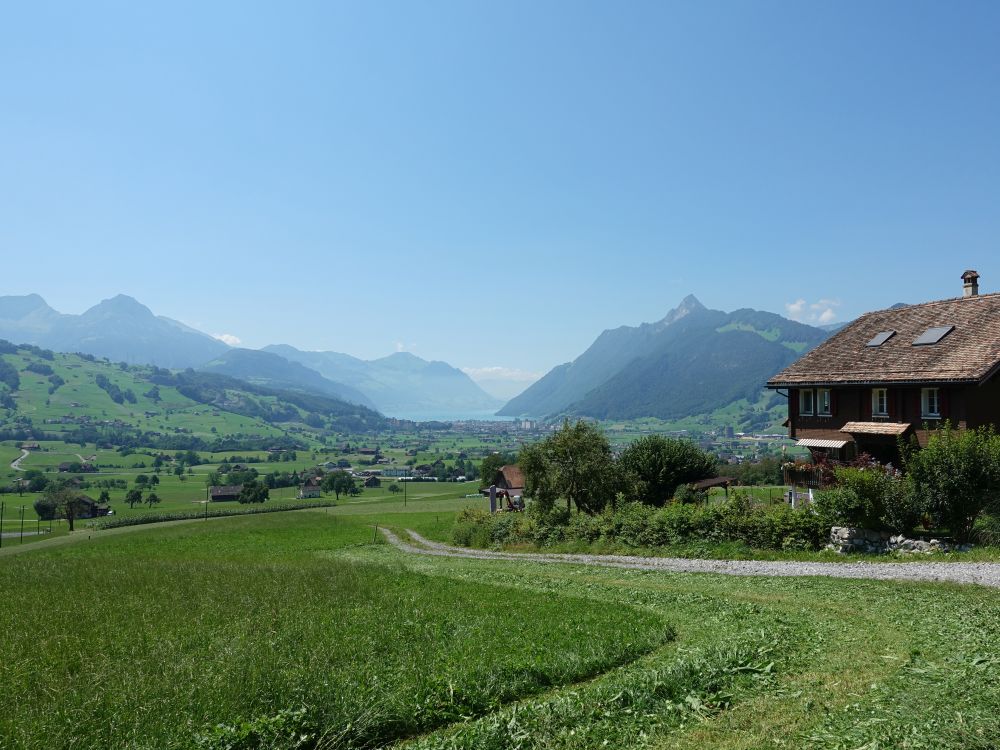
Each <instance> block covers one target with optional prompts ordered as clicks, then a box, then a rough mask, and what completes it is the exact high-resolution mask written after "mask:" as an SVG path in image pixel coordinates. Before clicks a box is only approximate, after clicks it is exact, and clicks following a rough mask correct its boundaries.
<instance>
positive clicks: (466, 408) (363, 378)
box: [263, 344, 503, 416]
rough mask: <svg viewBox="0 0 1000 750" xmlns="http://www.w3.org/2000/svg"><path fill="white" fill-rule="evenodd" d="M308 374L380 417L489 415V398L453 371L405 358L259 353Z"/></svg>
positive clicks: (281, 348)
mask: <svg viewBox="0 0 1000 750" xmlns="http://www.w3.org/2000/svg"><path fill="white" fill-rule="evenodd" d="M263 351H265V352H270V353H272V354H277V355H280V356H282V357H284V358H285V359H288V360H290V361H293V362H299V363H300V364H303V365H305V366H306V367H309V368H312V369H313V370H316V371H317V372H318V373H320V374H321V375H322V376H324V377H325V378H327V379H329V380H332V381H335V382H337V383H343V384H345V385H349V386H351V387H353V388H356V389H357V390H359V391H361V392H362V393H363V394H365V396H367V397H368V398H369V399H371V401H372V402H374V404H375V406H376V407H377V408H378V409H379V410H380V411H381V412H383V413H384V414H388V415H390V416H394V415H398V414H401V413H414V412H427V413H432V412H438V413H444V412H449V411H452V412H476V411H492V410H494V409H496V408H497V407H498V406H500V405H501V404H502V403H503V402H502V401H500V400H499V399H496V398H493V397H492V396H490V395H489V394H488V393H486V392H485V391H484V390H483V389H482V388H480V387H479V386H478V385H476V383H475V382H474V381H473V380H472V378H470V377H469V376H468V375H466V374H465V373H464V372H462V371H461V370H459V369H458V368H455V367H452V366H451V365H449V364H448V363H446V362H428V361H427V360H425V359H421V358H420V357H417V356H416V355H413V354H410V353H409V352H396V353H395V354H390V355H389V356H388V357H382V358H381V359H374V360H363V359H358V358H357V357H351V356H350V355H347V354H341V353H339V352H307V351H301V350H299V349H296V348H295V347H292V346H288V345H286V344H277V345H272V346H266V347H264V349H263Z"/></svg>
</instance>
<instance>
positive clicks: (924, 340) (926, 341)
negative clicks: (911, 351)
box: [913, 326, 955, 346]
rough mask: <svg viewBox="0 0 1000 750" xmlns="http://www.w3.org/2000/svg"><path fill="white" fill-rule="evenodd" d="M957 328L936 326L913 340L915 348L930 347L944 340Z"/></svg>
mask: <svg viewBox="0 0 1000 750" xmlns="http://www.w3.org/2000/svg"><path fill="white" fill-rule="evenodd" d="M954 327H955V326H935V327H934V328H928V329H927V330H926V331H924V332H923V333H921V334H920V335H919V336H917V338H915V339H914V340H913V345H914V346H930V345H932V344H936V343H937V342H938V341H940V340H941V339H943V338H944V337H945V336H947V335H948V334H949V333H951V331H952V329H953V328H954Z"/></svg>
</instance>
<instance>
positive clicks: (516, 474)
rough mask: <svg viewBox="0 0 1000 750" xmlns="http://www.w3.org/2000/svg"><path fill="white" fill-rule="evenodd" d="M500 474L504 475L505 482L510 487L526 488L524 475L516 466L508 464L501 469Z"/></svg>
mask: <svg viewBox="0 0 1000 750" xmlns="http://www.w3.org/2000/svg"><path fill="white" fill-rule="evenodd" d="M498 471H499V473H500V474H502V475H503V479H504V482H505V483H506V484H507V486H508V487H511V488H518V489H521V488H523V487H524V474H522V473H521V468H520V467H519V466H517V465H516V464H507V465H506V466H501V467H500V468H499V470H498Z"/></svg>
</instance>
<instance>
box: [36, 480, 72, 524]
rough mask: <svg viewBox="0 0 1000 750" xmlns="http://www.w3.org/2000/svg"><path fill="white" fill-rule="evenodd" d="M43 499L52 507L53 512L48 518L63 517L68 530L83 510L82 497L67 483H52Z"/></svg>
mask: <svg viewBox="0 0 1000 750" xmlns="http://www.w3.org/2000/svg"><path fill="white" fill-rule="evenodd" d="M45 500H46V503H47V504H48V506H49V507H51V508H53V509H54V514H53V515H52V516H50V518H55V517H58V518H65V519H66V522H67V523H68V524H69V530H70V531H73V525H74V521H75V520H76V518H77V516H79V515H80V513H81V512H82V510H83V498H82V497H81V496H80V493H79V492H78V491H77V490H76V489H75V488H73V487H70V486H68V485H63V486H61V487H57V486H55V485H52V486H50V487H49V488H48V489H47V490H46V491H45ZM39 517H41V514H39Z"/></svg>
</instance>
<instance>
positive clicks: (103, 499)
mask: <svg viewBox="0 0 1000 750" xmlns="http://www.w3.org/2000/svg"><path fill="white" fill-rule="evenodd" d="M97 502H99V503H100V504H101V505H107V504H108V503H110V502H111V493H110V492H108V491H107V490H101V494H100V495H99V496H98V498H97Z"/></svg>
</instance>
